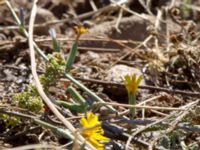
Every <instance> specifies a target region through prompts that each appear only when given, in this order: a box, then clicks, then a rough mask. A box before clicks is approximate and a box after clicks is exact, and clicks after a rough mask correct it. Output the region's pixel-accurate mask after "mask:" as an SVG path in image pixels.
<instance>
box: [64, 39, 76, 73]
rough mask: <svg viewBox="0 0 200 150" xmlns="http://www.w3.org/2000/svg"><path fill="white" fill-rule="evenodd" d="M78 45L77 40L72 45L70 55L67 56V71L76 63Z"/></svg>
mask: <svg viewBox="0 0 200 150" xmlns="http://www.w3.org/2000/svg"><path fill="white" fill-rule="evenodd" d="M77 47H78V43H77V41H75V42H74V44H73V45H72V48H71V49H70V52H69V55H68V57H67V61H66V72H69V71H70V69H71V67H72V65H73V63H74V60H75V57H76V53H77Z"/></svg>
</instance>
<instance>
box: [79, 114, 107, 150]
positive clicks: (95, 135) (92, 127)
mask: <svg viewBox="0 0 200 150" xmlns="http://www.w3.org/2000/svg"><path fill="white" fill-rule="evenodd" d="M80 124H81V125H82V126H83V131H82V133H81V134H82V135H83V137H85V139H86V140H87V141H88V142H90V143H91V144H92V145H93V146H94V147H95V148H96V149H98V150H103V149H104V145H103V144H102V143H101V142H108V141H109V138H107V137H105V136H103V133H104V132H103V129H102V126H101V124H100V122H99V119H98V116H96V115H94V114H93V113H87V114H86V118H84V117H83V118H81V119H80Z"/></svg>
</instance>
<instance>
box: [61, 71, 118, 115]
mask: <svg viewBox="0 0 200 150" xmlns="http://www.w3.org/2000/svg"><path fill="white" fill-rule="evenodd" d="M65 77H66V78H67V79H69V80H70V81H71V82H73V83H74V84H75V85H77V86H78V87H79V88H81V89H82V90H83V91H85V92H87V93H88V94H89V95H90V96H92V98H94V100H95V101H97V102H101V103H105V102H104V100H103V99H101V98H100V97H99V96H97V95H96V94H95V93H94V92H92V91H91V90H89V89H88V88H87V87H86V86H84V85H83V84H81V83H80V82H79V81H77V80H76V79H74V78H73V77H72V76H71V75H69V74H68V73H65ZM105 106H106V107H107V108H108V109H110V110H111V111H112V112H116V110H115V109H114V108H113V107H112V106H109V105H105Z"/></svg>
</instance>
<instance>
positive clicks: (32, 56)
mask: <svg viewBox="0 0 200 150" xmlns="http://www.w3.org/2000/svg"><path fill="white" fill-rule="evenodd" d="M37 1H38V0H34V2H33V6H32V10H31V16H30V21H29V36H28V37H29V38H28V42H29V48H30V59H31V71H32V74H33V78H34V80H35V86H36V88H37V90H38V93H39V94H40V96H41V97H42V99H43V100H44V102H45V103H46V104H47V106H48V107H49V108H50V109H51V111H52V112H53V113H54V114H55V115H56V116H57V117H58V118H59V119H60V121H62V123H63V124H64V125H65V126H66V127H67V128H68V129H69V130H70V131H71V132H72V133H74V132H75V131H76V129H75V128H74V126H73V125H72V124H71V123H70V122H69V121H67V120H66V119H65V117H64V116H63V115H62V114H61V113H60V112H59V111H58V110H57V109H56V107H55V106H54V104H53V103H52V102H51V100H50V99H49V98H48V97H47V96H46V94H45V92H44V90H43V88H42V85H41V83H40V80H39V78H38V75H37V72H36V66H37V65H36V60H35V51H34V44H33V25H34V21H35V16H36V11H37ZM77 134H78V139H79V140H80V141H81V142H82V143H84V142H85V139H84V138H83V137H82V136H81V135H80V134H79V133H77ZM86 145H87V146H88V147H89V148H90V149H95V148H94V147H93V146H92V145H91V144H90V143H88V142H86Z"/></svg>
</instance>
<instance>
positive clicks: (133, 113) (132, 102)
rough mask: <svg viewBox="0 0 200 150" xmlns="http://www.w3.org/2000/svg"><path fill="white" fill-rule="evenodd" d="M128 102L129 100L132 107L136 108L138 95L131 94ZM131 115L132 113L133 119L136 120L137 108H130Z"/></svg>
mask: <svg viewBox="0 0 200 150" xmlns="http://www.w3.org/2000/svg"><path fill="white" fill-rule="evenodd" d="M128 100H129V104H130V105H134V106H135V105H136V94H133V93H129V94H128ZM130 113H131V116H132V118H134V117H135V115H136V108H134V107H132V108H130Z"/></svg>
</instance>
